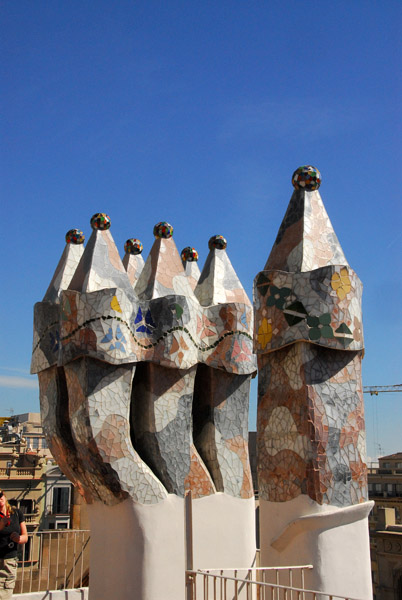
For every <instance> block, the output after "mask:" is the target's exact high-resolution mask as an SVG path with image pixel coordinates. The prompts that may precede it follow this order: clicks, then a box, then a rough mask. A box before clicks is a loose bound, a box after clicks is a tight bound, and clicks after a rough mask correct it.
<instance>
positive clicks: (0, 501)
mask: <svg viewBox="0 0 402 600" xmlns="http://www.w3.org/2000/svg"><path fill="white" fill-rule="evenodd" d="M0 511H1V512H2V513H3V515H6V514H12V513H13V512H14V511H15V508H14V507H13V506H10V504H9V503H8V500H7V496H6V495H5V493H4V490H2V489H1V488H0Z"/></svg>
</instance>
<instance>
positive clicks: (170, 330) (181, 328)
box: [34, 315, 253, 352]
mask: <svg viewBox="0 0 402 600" xmlns="http://www.w3.org/2000/svg"><path fill="white" fill-rule="evenodd" d="M110 319H114V320H116V321H119V322H120V323H123V325H125V326H126V327H127V329H128V330H129V332H130V335H131V337H132V338H133V340H134V342H135V343H136V344H137V346H140V348H144V350H149V349H150V348H154V347H155V346H157V345H158V344H159V342H160V341H161V340H163V339H164V338H166V337H167V336H168V335H169V334H170V333H173V332H174V331H183V332H185V333H187V335H188V337H189V338H190V340H191V341H192V343H193V344H194V346H195V347H196V348H197V349H198V350H200V351H201V352H206V351H208V350H212V348H216V346H218V345H219V344H220V343H221V341H222V340H223V339H224V338H226V337H228V336H230V335H236V334H238V335H242V336H245V337H247V338H248V339H249V340H251V341H252V340H253V338H252V336H251V335H250V334H248V333H246V332H244V331H239V330H235V331H227V332H226V333H224V334H223V335H221V336H220V337H219V338H218V339H217V340H216V341H215V342H214V343H213V344H210V345H209V346H200V345H199V344H197V342H196V341H195V340H194V338H193V336H192V335H191V333H190V332H189V330H188V329H187V328H186V327H182V326H180V325H178V326H177V327H171V328H170V329H167V330H166V331H164V332H163V334H162V335H161V336H160V337H159V338H158V339H157V340H156V341H155V342H154V343H152V344H141V342H140V340H139V339H138V338H137V337H136V335H135V333H134V332H133V331H132V329H131V327H130V325H129V324H128V323H127V322H126V321H124V320H123V319H120V318H119V317H114V316H111V315H108V316H107V317H96V318H94V319H88V321H85V322H84V323H83V324H82V325H80V326H79V327H76V329H74V330H73V331H71V332H70V333H69V334H68V335H65V336H63V337H61V338H60V341H61V342H64V341H67V340H69V339H70V338H71V337H72V336H73V335H75V334H76V333H77V331H80V330H81V329H83V328H85V327H86V326H87V325H89V324H90V323H94V322H95V321H101V320H102V321H107V320H110ZM55 325H58V323H52V324H51V325H49V327H47V328H46V330H45V332H44V334H43V335H42V336H41V338H40V340H39V341H38V343H37V344H36V346H35V348H34V352H35V350H36V349H37V348H38V346H39V345H40V343H41V341H42V340H43V337H44V335H45V334H46V333H47V332H48V331H49V329H51V328H52V327H54V326H55Z"/></svg>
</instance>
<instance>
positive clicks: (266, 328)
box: [257, 318, 272, 348]
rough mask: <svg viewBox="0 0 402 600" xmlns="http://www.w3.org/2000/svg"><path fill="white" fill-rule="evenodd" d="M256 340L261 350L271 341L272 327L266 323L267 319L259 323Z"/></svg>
mask: <svg viewBox="0 0 402 600" xmlns="http://www.w3.org/2000/svg"><path fill="white" fill-rule="evenodd" d="M257 339H258V343H259V345H260V346H261V348H265V346H266V345H267V344H268V342H270V341H271V339H272V325H271V323H268V321H267V319H265V318H264V319H263V320H262V321H261V325H260V327H259V329H258V333H257Z"/></svg>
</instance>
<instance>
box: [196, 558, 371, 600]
mask: <svg viewBox="0 0 402 600" xmlns="http://www.w3.org/2000/svg"><path fill="white" fill-rule="evenodd" d="M312 568H313V567H312V565H303V566H297V567H270V568H266V567H261V568H250V569H244V568H243V569H198V570H196V571H186V591H187V600H359V599H357V598H352V597H350V596H339V595H336V594H331V593H329V592H323V591H318V590H310V589H307V588H305V586H304V575H305V571H307V570H310V569H312ZM228 571H229V572H231V571H232V572H233V575H228V574H226V573H227V572H228ZM242 573H244V576H241V574H242ZM281 579H282V582H281ZM284 579H285V581H284ZM286 580H287V581H286ZM296 580H297V581H296Z"/></svg>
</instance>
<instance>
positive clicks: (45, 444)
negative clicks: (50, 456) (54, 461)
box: [42, 438, 47, 448]
mask: <svg viewBox="0 0 402 600" xmlns="http://www.w3.org/2000/svg"><path fill="white" fill-rule="evenodd" d="M42 448H47V441H46V438H42Z"/></svg>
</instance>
